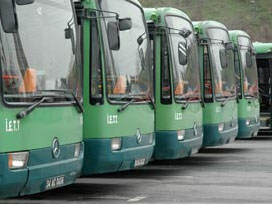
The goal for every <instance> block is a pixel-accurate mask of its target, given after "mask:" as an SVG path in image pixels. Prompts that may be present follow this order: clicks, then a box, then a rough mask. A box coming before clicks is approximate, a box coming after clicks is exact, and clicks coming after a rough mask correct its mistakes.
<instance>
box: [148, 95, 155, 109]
mask: <svg viewBox="0 0 272 204" xmlns="http://www.w3.org/2000/svg"><path fill="white" fill-rule="evenodd" d="M147 97H148V99H149V101H150V103H151V105H152V107H153V110H155V109H156V105H155V102H154V101H153V99H152V97H151V95H150V94H147Z"/></svg>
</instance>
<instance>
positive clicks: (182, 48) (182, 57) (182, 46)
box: [178, 42, 187, 65]
mask: <svg viewBox="0 0 272 204" xmlns="http://www.w3.org/2000/svg"><path fill="white" fill-rule="evenodd" d="M178 57H179V64H180V65H186V64H187V45H186V43H184V42H180V43H179V44H178Z"/></svg>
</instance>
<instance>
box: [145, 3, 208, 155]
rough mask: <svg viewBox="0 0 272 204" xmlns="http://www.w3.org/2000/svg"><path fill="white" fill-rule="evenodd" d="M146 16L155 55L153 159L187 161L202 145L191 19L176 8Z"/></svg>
mask: <svg viewBox="0 0 272 204" xmlns="http://www.w3.org/2000/svg"><path fill="white" fill-rule="evenodd" d="M145 16H146V20H147V21H148V22H149V32H150V38H151V40H152V41H151V44H152V47H153V53H154V54H153V55H154V60H153V64H154V69H155V72H154V73H155V74H154V75H155V77H154V81H155V82H154V83H155V104H156V111H155V121H156V122H155V129H156V145H155V151H154V159H157V160H160V159H178V158H183V157H188V156H190V155H191V154H192V153H196V152H198V150H199V149H200V148H201V146H202V141H203V134H202V107H201V92H200V67H199V63H198V47H197V40H196V36H195V34H194V28H193V25H192V22H191V20H190V18H189V17H188V16H187V15H186V14H185V13H183V12H182V11H180V10H177V9H174V8H159V9H152V8H151V9H145ZM158 19H160V21H159V20H158Z"/></svg>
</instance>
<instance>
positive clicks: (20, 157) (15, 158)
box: [8, 152, 29, 169]
mask: <svg viewBox="0 0 272 204" xmlns="http://www.w3.org/2000/svg"><path fill="white" fill-rule="evenodd" d="M28 157H29V152H16V153H9V154H8V165H9V168H10V169H21V168H24V167H26V165H27V162H28Z"/></svg>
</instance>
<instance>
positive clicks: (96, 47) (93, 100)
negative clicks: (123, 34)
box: [90, 19, 104, 105]
mask: <svg viewBox="0 0 272 204" xmlns="http://www.w3.org/2000/svg"><path fill="white" fill-rule="evenodd" d="M90 42H91V49H90V50H91V53H90V66H91V67H90V104H91V105H102V104H103V102H104V101H103V78H102V62H101V61H102V59H101V54H102V52H101V46H100V40H99V32H98V25H97V20H96V19H92V20H91V40H90Z"/></svg>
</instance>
